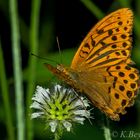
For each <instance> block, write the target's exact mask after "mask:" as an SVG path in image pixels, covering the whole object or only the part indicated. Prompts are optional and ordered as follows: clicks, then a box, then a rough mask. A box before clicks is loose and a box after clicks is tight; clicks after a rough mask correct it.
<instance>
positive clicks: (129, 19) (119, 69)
mask: <svg viewBox="0 0 140 140" xmlns="http://www.w3.org/2000/svg"><path fill="white" fill-rule="evenodd" d="M132 24H133V13H132V11H131V10H130V9H128V8H123V9H119V10H117V11H115V12H113V13H111V14H109V15H108V16H106V17H105V18H103V19H102V20H101V21H100V22H98V23H97V24H96V25H95V26H94V27H93V28H92V29H91V31H90V32H89V33H88V34H87V36H86V37H85V39H84V40H83V41H82V43H81V45H80V47H79V49H78V51H77V52H76V54H75V56H74V58H73V61H72V64H71V66H70V68H67V67H64V66H63V65H58V66H57V67H53V66H51V65H49V64H46V66H47V67H48V69H49V70H50V71H51V72H53V73H54V74H55V75H56V76H57V77H59V78H60V79H62V80H63V81H65V82H66V83H67V84H68V85H70V86H72V87H73V88H74V89H75V90H76V91H78V92H82V93H85V94H86V95H87V96H88V97H89V99H90V100H91V102H92V103H93V105H95V106H96V107H98V108H99V109H100V110H101V111H102V112H104V113H105V114H106V115H107V116H109V117H110V118H111V119H112V120H116V121H118V120H119V119H120V117H119V115H120V114H125V113H126V111H125V108H126V107H130V106H132V105H133V102H134V99H135V98H136V96H137V92H138V83H139V73H138V70H137V69H135V68H133V67H132V66H131V64H133V61H132V60H131V58H130V55H131V48H132V45H131V41H132V39H131V36H130V35H131V32H132Z"/></svg>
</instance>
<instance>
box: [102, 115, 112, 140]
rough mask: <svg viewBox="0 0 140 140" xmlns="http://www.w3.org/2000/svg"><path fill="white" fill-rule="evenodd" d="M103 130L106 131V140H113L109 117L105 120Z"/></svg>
mask: <svg viewBox="0 0 140 140" xmlns="http://www.w3.org/2000/svg"><path fill="white" fill-rule="evenodd" d="M103 130H104V137H105V140H111V132H110V128H109V120H108V118H107V117H106V118H105V120H104V126H103Z"/></svg>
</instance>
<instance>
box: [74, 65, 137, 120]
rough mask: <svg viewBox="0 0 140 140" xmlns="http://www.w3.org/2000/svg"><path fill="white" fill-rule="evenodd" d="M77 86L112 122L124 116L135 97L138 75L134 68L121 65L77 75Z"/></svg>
mask: <svg viewBox="0 0 140 140" xmlns="http://www.w3.org/2000/svg"><path fill="white" fill-rule="evenodd" d="M77 77H78V78H77V79H76V81H78V82H77V83H78V85H77V86H76V87H79V88H80V89H81V90H82V91H84V93H86V95H87V96H88V97H89V99H90V100H91V102H92V103H93V104H94V105H95V106H96V107H98V108H99V109H100V110H101V111H103V112H104V113H105V114H106V115H107V116H109V117H110V118H111V119H113V120H119V114H120V113H121V114H125V113H126V111H125V108H126V107H129V106H132V105H133V102H134V99H135V98H136V96H137V91H138V80H139V74H138V71H137V70H136V69H135V68H132V67H130V66H128V65H127V64H125V63H121V64H119V65H116V66H110V67H108V68H101V69H100V68H99V69H96V70H91V71H82V72H79V73H78V76H77Z"/></svg>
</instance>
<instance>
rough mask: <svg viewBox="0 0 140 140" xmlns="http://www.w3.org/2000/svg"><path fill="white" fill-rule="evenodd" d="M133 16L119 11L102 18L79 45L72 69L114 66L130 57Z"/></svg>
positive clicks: (127, 12) (126, 11)
mask: <svg viewBox="0 0 140 140" xmlns="http://www.w3.org/2000/svg"><path fill="white" fill-rule="evenodd" d="M132 24H133V14H132V11H131V10H129V9H128V8H123V9H120V10H118V11H116V12H113V13H111V14H110V15H108V16H106V17H105V18H103V19H102V20H101V21H100V22H99V23H97V24H96V26H94V27H93V28H92V29H91V31H90V32H89V33H88V35H87V36H86V38H85V39H84V40H83V42H82V43H81V45H80V47H79V49H78V51H77V53H76V55H75V56H74V59H73V61H72V64H71V68H73V69H79V67H80V70H81V69H84V67H85V65H86V66H87V67H96V66H98V67H99V66H100V67H103V66H108V65H115V64H117V63H120V62H121V61H125V60H126V59H127V58H128V57H129V56H130V51H131V37H130V35H131V32H132Z"/></svg>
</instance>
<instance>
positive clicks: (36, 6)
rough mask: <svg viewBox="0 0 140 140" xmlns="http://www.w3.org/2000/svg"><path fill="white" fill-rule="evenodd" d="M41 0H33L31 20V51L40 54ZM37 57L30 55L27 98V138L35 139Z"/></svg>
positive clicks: (29, 139) (28, 139)
mask: <svg viewBox="0 0 140 140" xmlns="http://www.w3.org/2000/svg"><path fill="white" fill-rule="evenodd" d="M40 2H41V1H40V0H32V11H31V21H30V24H31V25H30V32H29V33H30V34H29V36H30V51H31V52H32V53H34V54H36V55H37V54H38V26H39V11H40ZM36 62H37V61H36V59H34V58H33V57H32V56H31V55H30V56H29V62H28V64H29V78H28V85H27V99H26V106H27V111H26V120H27V122H26V125H27V140H32V139H33V131H32V121H31V119H30V116H29V115H30V114H31V110H30V108H29V106H30V105H31V98H32V94H33V92H34V87H35V79H36Z"/></svg>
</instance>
